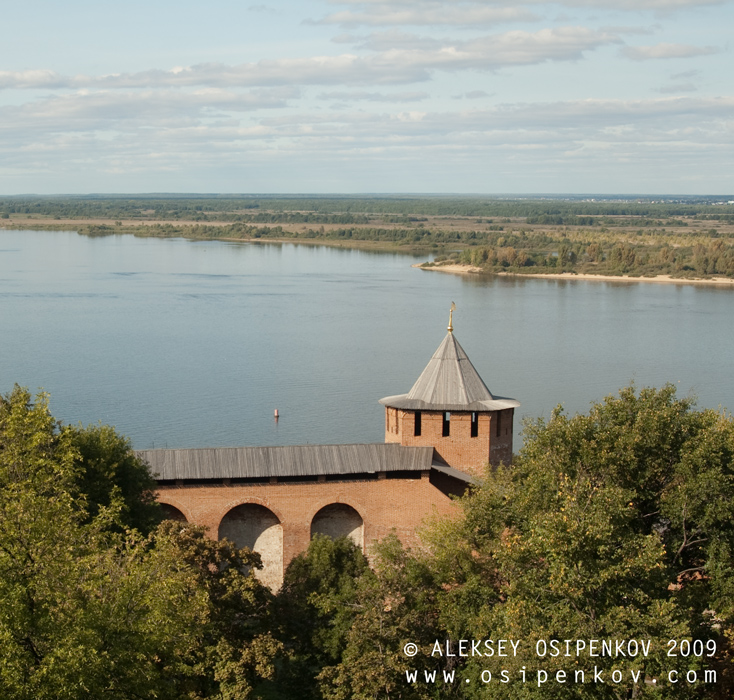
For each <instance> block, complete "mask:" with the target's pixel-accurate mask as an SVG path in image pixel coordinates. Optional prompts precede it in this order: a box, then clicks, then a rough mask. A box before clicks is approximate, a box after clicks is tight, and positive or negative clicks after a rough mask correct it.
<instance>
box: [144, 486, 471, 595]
mask: <svg viewBox="0 0 734 700" xmlns="http://www.w3.org/2000/svg"><path fill="white" fill-rule="evenodd" d="M380 476H382V475H380ZM444 490H446V489H444ZM444 490H442V489H441V488H438V487H437V486H435V485H434V484H432V483H431V481H430V479H429V473H428V472H425V473H422V474H421V478H418V479H407V478H406V479H391V478H377V479H375V480H369V481H326V482H307V483H287V482H286V483H270V484H232V485H226V484H206V485H202V484H191V485H184V486H161V487H159V489H158V498H159V501H160V502H161V503H165V504H168V505H170V506H173V507H174V508H176V509H178V510H179V511H180V512H181V513H183V515H184V517H185V518H186V520H188V521H189V522H193V523H196V524H197V525H204V526H206V527H207V528H208V534H209V535H210V536H211V537H214V538H216V537H218V536H219V528H220V525H221V523H222V519H223V518H224V516H225V515H226V514H227V513H229V512H230V511H231V510H232V509H233V508H236V507H237V506H240V505H242V504H245V503H254V504H258V505H261V506H264V507H265V508H267V509H269V510H270V511H272V513H273V514H274V515H275V516H276V517H277V519H278V521H279V523H280V525H281V527H282V550H283V551H282V562H283V566H282V569H283V570H284V569H285V568H286V567H287V566H288V564H289V563H290V561H291V559H293V557H295V556H296V555H297V554H299V553H300V552H302V551H304V550H305V549H306V548H307V547H308V543H309V542H310V540H311V523H312V521H313V519H314V516H315V515H316V514H317V513H318V512H319V511H320V510H321V509H322V508H324V507H325V506H328V505H331V504H334V503H343V504H346V505H349V506H351V507H352V508H354V510H356V511H357V513H359V515H360V516H361V517H362V521H363V538H364V546H365V551H366V553H367V554H369V552H370V549H371V546H372V545H373V544H374V542H375V541H376V540H379V539H382V538H383V537H385V536H386V535H388V534H390V532H393V531H394V532H395V533H396V534H397V536H398V537H399V538H400V540H401V541H402V542H403V543H404V544H406V545H408V546H411V545H416V544H417V538H416V535H415V531H416V529H417V527H418V526H419V525H420V524H421V522H422V521H423V520H424V518H426V517H427V516H429V515H431V514H433V513H436V514H439V515H448V514H450V513H454V512H456V508H457V507H456V505H455V504H454V503H453V502H452V501H451V500H450V498H449V497H448V495H447V494H446V493H444ZM276 578H277V577H276ZM263 580H264V581H266V582H267V583H268V585H271V587H273V588H277V587H278V585H279V582H278V581H277V580H274V579H273V578H272V576H270V577H268V576H265V577H263Z"/></svg>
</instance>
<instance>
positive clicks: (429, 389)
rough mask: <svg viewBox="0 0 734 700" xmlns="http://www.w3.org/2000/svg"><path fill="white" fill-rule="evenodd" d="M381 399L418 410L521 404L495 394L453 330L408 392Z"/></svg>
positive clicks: (497, 407) (496, 408)
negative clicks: (483, 379)
mask: <svg viewBox="0 0 734 700" xmlns="http://www.w3.org/2000/svg"><path fill="white" fill-rule="evenodd" d="M380 403H381V404H382V405H383V406H391V407H393V408H404V409H409V410H419V411H420V410H426V411H499V410H502V409H505V408H517V407H518V406H519V405H520V402H519V401H515V399H508V398H505V397H502V396H493V395H492V393H491V392H490V391H489V389H488V388H487V385H486V384H485V383H484V382H483V381H482V378H481V377H480V376H479V373H478V372H477V370H476V369H475V368H474V365H473V364H472V363H471V360H469V358H468V356H467V354H466V353H465V352H464V348H462V347H461V345H459V341H458V340H456V338H455V337H454V334H453V333H452V332H449V333H448V334H447V335H446V337H445V338H444V339H443V342H442V343H441V345H439V346H438V350H436V352H435V353H433V357H432V358H431V359H430V361H429V362H428V364H427V365H426V368H425V369H424V370H423V372H422V373H421V376H420V377H418V381H416V383H415V384H414V385H413V388H412V389H411V390H410V391H409V392H408V393H407V394H399V395H397V396H387V397H385V398H384V399H380Z"/></svg>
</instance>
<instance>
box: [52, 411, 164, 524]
mask: <svg viewBox="0 0 734 700" xmlns="http://www.w3.org/2000/svg"><path fill="white" fill-rule="evenodd" d="M64 434H65V437H66V439H68V440H69V441H70V443H71V445H72V447H73V449H74V450H75V451H76V453H77V456H76V460H75V463H76V467H77V469H76V479H75V481H76V487H77V488H78V490H79V491H80V492H81V493H83V494H84V495H85V496H86V500H87V510H88V514H89V517H90V518H93V517H94V516H96V515H97V513H98V512H99V509H100V507H105V506H109V505H110V504H111V503H112V502H113V500H115V499H116V498H119V499H120V500H121V503H122V510H121V513H120V520H121V522H122V524H123V525H124V526H125V527H130V528H137V529H138V530H140V531H141V532H142V533H144V534H147V533H149V532H150V531H151V530H152V529H153V528H155V526H156V525H157V524H158V523H159V522H160V521H161V517H162V514H161V509H160V507H159V506H158V503H157V502H156V499H155V489H156V481H155V479H154V478H153V476H152V475H151V473H150V470H149V468H148V465H147V464H145V463H144V462H143V461H142V460H140V459H138V458H137V457H136V456H135V453H134V452H133V449H132V446H131V445H130V441H129V440H128V439H127V438H125V437H122V436H121V435H118V434H117V433H116V432H115V429H114V428H111V427H110V426H108V425H101V424H98V425H88V426H87V427H86V428H85V427H83V426H81V425H79V426H68V427H66V428H64Z"/></svg>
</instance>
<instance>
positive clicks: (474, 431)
mask: <svg viewBox="0 0 734 700" xmlns="http://www.w3.org/2000/svg"><path fill="white" fill-rule="evenodd" d="M477 435H479V415H478V414H477V412H476V411H472V414H471V436H472V437H476V436H477Z"/></svg>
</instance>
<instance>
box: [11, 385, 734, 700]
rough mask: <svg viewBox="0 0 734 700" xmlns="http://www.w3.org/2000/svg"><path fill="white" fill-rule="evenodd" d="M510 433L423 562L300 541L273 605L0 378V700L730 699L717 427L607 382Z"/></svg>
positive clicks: (85, 442) (728, 425)
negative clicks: (613, 389)
mask: <svg viewBox="0 0 734 700" xmlns="http://www.w3.org/2000/svg"><path fill="white" fill-rule="evenodd" d="M524 435H525V440H524V446H523V448H522V450H521V452H520V453H519V454H518V455H516V456H515V459H514V462H513V464H512V466H505V467H498V468H496V469H493V470H488V471H487V472H486V475H485V478H484V479H483V480H482V481H481V482H480V483H478V484H476V486H475V487H473V488H472V489H471V491H470V492H469V493H468V494H466V495H465V496H464V497H463V498H461V499H460V500H459V502H458V508H457V512H456V516H455V517H454V518H450V519H444V520H432V521H429V522H427V523H426V524H425V527H424V529H423V531H422V532H421V541H422V543H423V544H422V546H420V547H415V548H414V549H412V550H409V549H406V548H404V547H403V545H402V544H401V543H400V541H399V540H398V539H397V538H396V537H394V536H390V537H388V538H386V539H385V540H383V541H381V542H379V543H378V544H376V545H375V546H374V547H370V548H369V550H368V551H367V553H366V554H367V555H368V557H369V558H368V557H366V556H365V554H364V553H363V552H362V551H361V550H360V549H358V548H357V547H355V546H354V545H353V544H352V543H351V541H350V540H348V539H346V538H342V539H337V540H331V539H329V538H327V537H316V538H315V539H313V540H312V542H311V545H310V547H309V549H308V550H307V551H306V552H304V553H303V554H302V555H300V556H299V557H297V558H296V559H295V560H293V562H292V563H291V564H290V566H289V567H288V569H287V571H286V574H285V581H284V584H283V586H282V588H281V590H280V591H277V592H275V593H273V592H271V591H269V590H268V589H267V588H265V587H264V586H262V585H261V584H260V583H259V581H258V579H257V578H256V576H255V575H254V574H255V571H256V570H257V567H258V566H259V565H260V562H259V555H257V554H256V553H253V552H251V551H249V550H248V549H239V550H238V549H237V548H236V547H235V546H234V545H232V544H231V543H230V542H228V541H226V540H222V541H218V542H217V541H214V540H211V539H210V538H209V537H207V536H206V533H205V532H204V531H203V530H202V529H201V528H199V527H196V526H194V525H190V524H187V523H182V522H174V521H165V520H162V516H161V512H160V510H159V506H158V504H157V503H156V500H155V497H154V489H155V482H154V480H153V478H152V477H151V475H150V473H149V471H148V468H147V465H145V464H144V463H142V462H141V461H140V460H139V459H138V458H137V457H136V455H135V453H134V452H133V451H132V450H131V448H130V444H129V442H128V441H127V440H126V439H125V438H124V437H122V436H120V435H118V434H117V433H116V432H115V431H114V430H113V429H112V428H110V427H107V426H104V425H101V424H96V425H90V426H87V427H83V426H63V425H61V424H59V423H58V422H57V421H56V420H55V419H54V418H53V416H52V415H51V414H50V412H49V409H48V396H47V395H45V394H39V395H37V396H35V397H34V396H31V394H30V393H29V392H28V391H27V390H26V389H23V388H21V387H18V386H16V387H15V389H14V390H13V391H12V392H10V393H9V394H7V395H5V396H3V397H0V640H1V641H2V643H1V644H0V687H2V689H3V697H4V698H7V699H8V700H39V699H40V700H45V699H48V700H51V699H53V700H59V699H62V700H82V699H88V698H113V699H115V700H117V699H125V700H135V699H137V700H139V699H141V698H146V699H150V700H153V699H154V698H156V699H162V700H165V699H168V698H170V699H174V698H176V699H190V700H194V699H204V698H211V699H216V700H234V699H235V698H237V699H238V700H240V699H246V698H261V699H262V700H280V699H285V698H293V697H300V698H308V699H313V700H368V699H370V700H372V699H376V698H395V699H401V700H424V699H425V700H428V699H429V698H467V699H473V698H487V697H490V698H498V699H500V698H502V699H504V698H507V699H508V700H515V699H517V700H520V699H523V698H530V697H533V698H547V699H549V700H550V699H553V698H571V699H575V698H578V699H579V700H581V699H584V700H585V699H587V698H589V699H590V698H609V699H610V700H612V699H614V700H621V699H622V698H714V699H716V698H730V697H731V696H732V693H733V692H734V668H733V667H732V652H733V651H734V420H733V419H732V417H731V416H730V415H729V414H727V413H725V412H722V411H714V410H699V409H697V408H696V406H695V404H694V402H693V401H692V400H691V399H690V398H680V397H678V396H677V395H676V392H675V389H674V387H672V386H670V385H668V386H664V387H662V388H661V389H652V388H643V389H637V388H636V387H634V386H628V387H625V388H623V389H621V390H620V391H619V392H618V394H617V395H613V396H608V397H606V398H605V399H603V400H602V401H600V402H599V403H597V404H595V405H593V406H592V407H591V409H590V410H589V412H588V413H587V414H583V415H576V416H568V415H566V414H565V413H564V412H563V411H562V409H560V408H559V409H557V410H556V411H555V412H554V413H553V414H552V416H551V417H550V419H548V420H547V421H544V420H537V421H534V422H528V423H527V424H526V425H525V429H524ZM462 640H465V641H464V642H462ZM466 640H479V641H480V642H482V643H483V644H485V643H486V642H489V644H488V645H487V644H485V646H483V647H482V649H492V650H497V651H498V650H499V649H500V646H499V642H500V640H515V641H516V642H517V644H518V645H519V648H520V649H521V653H520V654H518V655H512V654H508V655H507V656H504V657H500V656H499V654H495V653H493V654H492V655H491V656H490V655H489V654H487V655H483V654H482V655H470V654H467V653H464V654H462V653H461V650H462V648H463V649H465V650H466V649H467V648H468V647H467V643H466ZM539 640H543V641H544V643H546V644H547V645H548V646H547V649H553V648H554V647H553V644H555V645H556V647H555V648H557V649H566V648H567V647H565V646H564V645H565V644H566V640H575V641H574V644H576V643H578V640H583V641H584V644H585V647H584V648H583V649H580V650H579V651H578V653H573V654H557V655H552V654H550V653H546V654H539V653H538V649H539V647H538V646H537V643H538V641H539ZM593 640H595V641H596V642H597V644H598V648H601V644H602V641H604V640H607V641H609V640H625V643H628V642H630V640H635V644H637V645H640V647H641V648H642V649H646V651H645V653H634V654H633V653H631V647H630V646H629V645H628V646H626V647H625V649H627V653H621V654H619V653H615V654H613V655H594V654H592V653H591V651H592V649H593V648H594V647H593V646H592V645H591V642H592V641H593ZM671 642H672V644H671ZM610 644H611V642H610ZM411 645H412V646H411ZM507 646H508V648H509V642H508V645H507ZM574 648H575V649H577V647H574ZM609 648H610V649H611V648H613V647H612V646H610V647H609ZM437 650H438V653H437ZM671 652H672V653H671ZM503 673H504V674H506V675H503ZM543 674H545V675H543ZM504 678H507V679H508V680H507V681H504ZM599 679H601V680H599Z"/></svg>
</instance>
